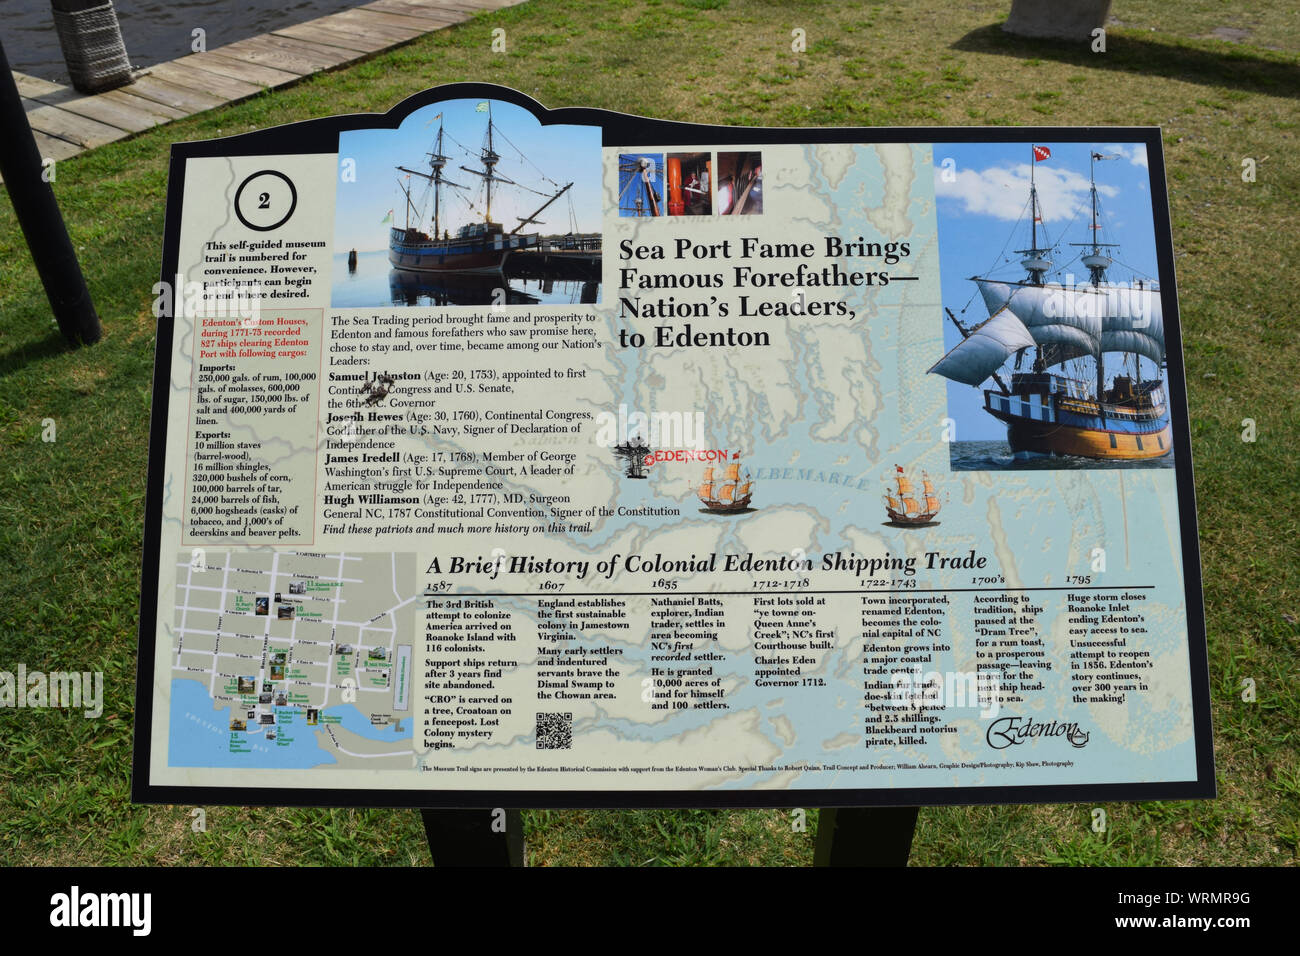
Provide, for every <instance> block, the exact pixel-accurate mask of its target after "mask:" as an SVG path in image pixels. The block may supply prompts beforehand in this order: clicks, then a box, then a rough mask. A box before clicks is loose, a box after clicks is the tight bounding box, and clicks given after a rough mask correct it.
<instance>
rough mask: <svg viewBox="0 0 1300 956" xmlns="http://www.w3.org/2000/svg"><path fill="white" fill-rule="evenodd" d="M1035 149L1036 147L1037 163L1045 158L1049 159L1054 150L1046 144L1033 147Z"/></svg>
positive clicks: (1035, 157) (1035, 156)
mask: <svg viewBox="0 0 1300 956" xmlns="http://www.w3.org/2000/svg"><path fill="white" fill-rule="evenodd" d="M1033 149H1034V162H1036V163H1041V162H1042V161H1043V160H1045V159H1049V158H1050V157H1051V155H1052V151H1051V150H1050V149H1048V148H1047V147H1046V146H1035V147H1033Z"/></svg>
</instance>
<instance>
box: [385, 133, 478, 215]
mask: <svg viewBox="0 0 1300 956" xmlns="http://www.w3.org/2000/svg"><path fill="white" fill-rule="evenodd" d="M428 155H429V168H430V169H432V170H433V173H432V174H429V173H425V172H421V171H420V170H418V169H407V168H406V167H405V166H398V167H397V168H398V169H400V170H401V171H402V172H404V173H413V174H414V175H416V176H423V177H424V178H425V179H427V180H429V182H431V183H433V238H434V239H437V238H438V225H439V216H440V209H441V204H442V187H443V186H455V187H456V188H457V189H464V188H465V187H464V186H462V185H461V184H460V183H453V182H452V181H451V180H450V179H446V178H445V177H444V176H443V175H442V170H443V167H445V166H446V165H447V160H448V159H449V158H450V157H448V156H444V155H443V152H442V114H441V113H439V114H438V139H437V140H436V141H435V142H434V145H433V151H432V152H430V153H429V154H428ZM407 203H408V206H407V220H408V221H407V228H408V229H409V228H410V221H409V220H410V206H409V203H410V194H409V193H408V194H407Z"/></svg>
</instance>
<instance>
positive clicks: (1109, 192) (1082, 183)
mask: <svg viewBox="0 0 1300 956" xmlns="http://www.w3.org/2000/svg"><path fill="white" fill-rule="evenodd" d="M1145 159H1146V155H1145V150H1143V160H1144V161H1145ZM944 173H945V170H944V168H943V167H942V165H936V166H935V170H934V193H935V196H936V197H938V198H940V199H953V200H956V201H958V202H960V203H961V204H962V208H963V211H965V212H967V213H970V214H972V215H979V216H992V217H994V218H995V219H1003V220H1006V221H1008V222H1015V221H1017V220H1018V219H1020V218H1021V217H1022V216H1023V215H1027V214H1028V209H1027V204H1028V202H1029V164H1028V163H1020V164H1019V165H1015V166H993V167H990V168H988V169H985V170H983V171H982V172H976V171H975V170H973V169H963V170H959V171H958V172H957V173H956V177H955V179H954V181H952V182H945V181H944ZM1034 180H1035V183H1036V184H1037V186H1038V203H1039V206H1040V207H1041V208H1042V214H1043V222H1045V223H1048V222H1067V223H1068V222H1069V221H1070V220H1071V219H1073V218H1074V215H1075V212H1076V211H1077V210H1078V209H1079V207H1080V206H1081V205H1083V204H1084V203H1086V202H1087V201H1088V177H1087V176H1081V175H1080V174H1079V173H1075V172H1071V171H1070V170H1068V169H1061V168H1060V167H1053V166H1052V165H1051V160H1048V161H1047V162H1044V163H1039V164H1038V168H1037V169H1036V170H1035V171H1034ZM1097 192H1098V193H1100V194H1101V195H1102V196H1106V197H1108V198H1114V197H1115V196H1118V195H1119V190H1118V189H1117V188H1115V187H1114V186H1110V185H1103V184H1100V183H1098V185H1097Z"/></svg>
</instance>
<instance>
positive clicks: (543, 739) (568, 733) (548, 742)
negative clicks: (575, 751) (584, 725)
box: [537, 714, 573, 750]
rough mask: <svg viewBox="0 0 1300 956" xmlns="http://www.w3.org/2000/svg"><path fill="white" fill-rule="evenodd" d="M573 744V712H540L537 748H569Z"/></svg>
mask: <svg viewBox="0 0 1300 956" xmlns="http://www.w3.org/2000/svg"><path fill="white" fill-rule="evenodd" d="M572 746H573V714H538V715H537V749H538V750H568V749H569V748H570V747H572Z"/></svg>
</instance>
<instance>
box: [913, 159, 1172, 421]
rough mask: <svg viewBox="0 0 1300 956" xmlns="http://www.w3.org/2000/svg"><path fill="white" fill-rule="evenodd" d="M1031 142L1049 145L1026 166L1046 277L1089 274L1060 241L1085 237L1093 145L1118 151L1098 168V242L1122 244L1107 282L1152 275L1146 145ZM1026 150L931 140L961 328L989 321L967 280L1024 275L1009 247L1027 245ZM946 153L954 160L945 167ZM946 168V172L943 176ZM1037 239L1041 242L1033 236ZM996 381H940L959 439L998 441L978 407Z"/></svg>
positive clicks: (946, 265) (949, 328)
mask: <svg viewBox="0 0 1300 956" xmlns="http://www.w3.org/2000/svg"><path fill="white" fill-rule="evenodd" d="M1036 142H1037V143H1038V145H1042V146H1047V147H1048V148H1050V149H1051V151H1052V155H1051V156H1050V157H1049V158H1048V159H1046V160H1044V161H1042V162H1039V163H1036V164H1035V166H1034V181H1035V183H1036V185H1037V187H1038V199H1039V204H1040V206H1041V207H1042V218H1043V222H1042V225H1041V228H1043V229H1045V230H1046V234H1047V236H1048V237H1049V241H1050V242H1051V243H1052V244H1053V246H1054V249H1053V252H1052V253H1051V255H1050V256H1049V258H1051V259H1052V260H1053V262H1054V264H1055V269H1056V270H1058V271H1054V272H1052V273H1050V274H1049V275H1048V279H1049V281H1066V279H1067V276H1070V275H1073V277H1074V281H1075V282H1086V281H1087V279H1088V270H1087V269H1086V268H1084V267H1083V265H1082V264H1081V263H1080V262H1079V260H1078V257H1079V256H1080V255H1081V254H1082V250H1080V249H1078V248H1076V247H1073V246H1070V245H1068V243H1071V242H1086V241H1088V236H1089V233H1090V229H1089V228H1088V226H1089V198H1088V156H1089V154H1090V153H1092V152H1094V151H1095V152H1098V153H1103V154H1111V155H1115V156H1117V157H1118V158H1116V159H1114V160H1109V161H1105V162H1098V163H1097V164H1096V174H1097V192H1098V198H1099V201H1100V210H1101V224H1102V230H1101V232H1100V236H1101V241H1102V242H1117V243H1120V246H1119V248H1118V249H1112V250H1110V254H1111V256H1112V258H1114V259H1115V265H1113V266H1112V267H1111V268H1110V270H1109V272H1108V274H1107V278H1108V279H1109V280H1110V281H1112V282H1129V281H1132V280H1133V279H1135V278H1147V279H1151V278H1156V277H1157V276H1156V246H1155V230H1154V226H1153V223H1152V213H1151V182H1150V173H1149V170H1148V167H1147V155H1146V147H1145V146H1144V145H1143V144H1141V143H1114V142H1109V143H1107V142H1099V143H1053V142H1051V141H1047V140H1044V141H1041V142H1038V141H1036ZM1030 155H1031V154H1030V144H1029V143H1028V142H1025V143H948V144H945V143H939V144H936V145H935V147H934V170H935V181H934V191H935V200H936V206H937V213H938V227H939V256H940V280H941V289H942V295H943V304H944V305H945V306H947V307H948V308H950V309H952V311H953V312H954V313H956V314H957V317H958V318H959V319H961V320H962V322H963V323H964V324H965V325H966V326H967V327H968V328H969V327H970V326H973V325H977V324H978V323H980V322H983V321H984V320H985V319H986V318H988V310H987V309H986V308H985V307H984V301H983V299H981V298H980V296H979V294H978V290H977V289H976V286H975V283H973V282H971V281H970V277H971V276H976V275H978V276H992V277H993V278H996V279H1008V280H1018V279H1023V278H1024V277H1025V270H1024V269H1023V268H1022V267H1021V266H1020V259H1021V258H1022V257H1021V256H1020V255H1017V254H1016V253H1015V252H1014V250H1016V249H1024V248H1027V247H1028V246H1029V218H1028V200H1029V177H1030ZM946 159H951V160H952V163H951V164H949V165H947V166H946V167H945V160H946ZM946 170H948V171H950V172H949V175H947V176H945V171H946ZM1039 243H1040V245H1042V244H1043V236H1042V234H1041V232H1040V235H1039ZM963 308H966V309H967V311H966V312H965V314H962V312H961V310H962V309H963ZM942 320H943V323H944V346H945V348H952V347H953V346H954V345H956V344H957V342H958V341H960V339H961V334H960V333H959V332H958V331H957V330H956V329H955V328H954V327H953V325H952V323H951V322H950V321H948V318H947V316H942ZM1147 370H1148V372H1149V371H1150V365H1149V363H1148V365H1147ZM994 387H995V386H994V385H993V383H992V380H990V381H989V382H987V383H985V384H984V385H983V386H981V388H980V389H975V388H971V387H970V386H968V385H962V384H960V383H956V382H949V383H948V405H949V414H950V416H951V417H952V418H953V419H954V420H955V422H956V423H957V439H958V440H959V441H981V440H991V439H999V438H1003V437H1005V433H1006V432H1005V427H1004V426H1003V425H1001V424H1000V423H999V422H998V421H997V420H996V419H994V418H993V417H992V416H991V415H989V414H988V413H986V412H985V411H984V410H983V407H982V406H983V388H994Z"/></svg>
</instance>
